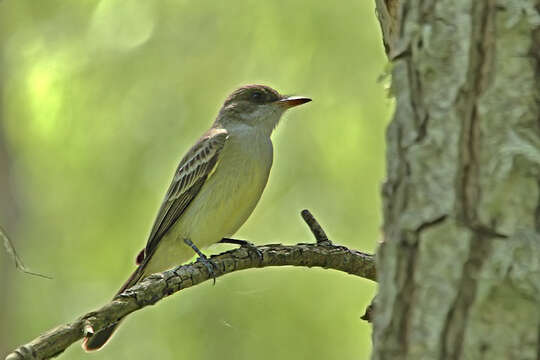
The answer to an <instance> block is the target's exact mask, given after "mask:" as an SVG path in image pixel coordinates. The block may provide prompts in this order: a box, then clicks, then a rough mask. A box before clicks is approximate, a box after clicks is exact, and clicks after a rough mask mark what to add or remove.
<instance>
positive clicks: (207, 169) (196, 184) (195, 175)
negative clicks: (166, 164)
mask: <svg viewBox="0 0 540 360" xmlns="http://www.w3.org/2000/svg"><path fill="white" fill-rule="evenodd" d="M227 138H228V134H227V131H226V130H225V129H213V128H212V129H210V130H209V131H208V132H206V133H205V134H204V135H203V136H202V137H201V139H200V140H199V141H197V143H196V144H195V145H194V146H193V147H192V148H191V149H190V150H189V151H188V153H187V154H186V155H185V156H184V158H183V159H182V161H180V164H179V165H178V168H177V169H176V172H175V174H174V178H173V180H172V183H171V186H170V187H169V190H168V191H167V194H166V195H165V199H164V200H163V203H162V204H161V208H160V209H159V212H158V215H157V217H156V220H155V222H154V226H153V227H152V231H151V233H150V237H149V238H148V243H147V244H146V249H145V259H144V260H148V259H149V257H150V256H151V255H152V253H153V252H154V250H155V249H156V248H157V245H158V243H159V240H160V239H161V238H162V237H163V235H164V234H165V233H166V232H167V231H168V230H169V229H170V228H171V226H173V224H174V223H175V222H176V221H177V220H178V218H179V217H180V216H182V214H183V213H184V211H185V210H186V208H187V207H188V205H189V204H190V203H191V201H192V200H193V199H194V198H195V197H196V196H197V194H198V193H199V191H200V190H201V188H202V186H203V185H204V183H205V182H206V180H207V179H208V177H209V176H211V175H212V173H213V171H214V170H215V169H216V167H217V164H218V161H219V155H220V153H221V150H222V149H223V147H224V145H225V142H226V141H227Z"/></svg>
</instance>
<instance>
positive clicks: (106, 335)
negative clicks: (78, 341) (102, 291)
mask: <svg viewBox="0 0 540 360" xmlns="http://www.w3.org/2000/svg"><path fill="white" fill-rule="evenodd" d="M144 265H145V264H144V263H143V264H141V265H139V266H138V267H137V269H135V271H134V272H133V274H131V276H130V277H129V279H127V281H126V282H125V283H124V285H122V287H121V288H120V290H118V292H117V293H116V295H118V294H121V293H123V292H124V290H126V289H127V288H130V287H132V286H133V285H135V284H136V283H137V282H138V281H139V280H140V279H141V276H142V274H143V271H142V270H143V268H144ZM116 295H115V296H116ZM118 325H120V321H119V322H117V323H115V324H112V325H111V326H109V327H108V328H105V329H103V330H101V331H98V332H97V333H95V334H94V335H92V336H91V337H87V338H85V339H84V341H83V343H82V347H83V349H84V350H85V351H94V350H99V349H101V348H102V347H103V345H105V344H106V343H107V341H109V339H110V338H111V336H112V334H113V333H114V331H115V330H116V328H117V327H118Z"/></svg>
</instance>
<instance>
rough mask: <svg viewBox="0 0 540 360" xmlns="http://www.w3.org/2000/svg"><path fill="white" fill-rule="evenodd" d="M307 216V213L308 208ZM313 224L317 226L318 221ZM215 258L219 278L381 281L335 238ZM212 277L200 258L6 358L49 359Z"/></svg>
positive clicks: (368, 261) (364, 259) (365, 258)
mask: <svg viewBox="0 0 540 360" xmlns="http://www.w3.org/2000/svg"><path fill="white" fill-rule="evenodd" d="M308 213H309V212H308ZM302 214H303V216H304V212H302ZM311 218H313V217H312V216H311ZM313 220H315V219H313ZM306 222H307V220H306ZM311 224H316V221H315V222H312V223H311ZM317 225H318V224H317ZM310 227H311V225H310ZM319 228H320V225H319ZM320 230H321V231H322V229H320ZM314 234H315V232H314ZM322 234H324V232H322ZM316 236H317V235H316ZM260 255H262V258H261V257H260ZM211 260H212V262H213V263H214V264H216V268H215V269H214V274H213V275H214V276H215V277H216V278H217V277H220V276H223V275H225V274H229V273H232V272H235V271H239V270H244V269H250V268H256V267H261V268H262V267H268V266H287V265H292V266H307V267H314V266H315V267H323V268H327V269H335V270H339V271H343V272H346V273H348V274H351V275H356V276H359V277H363V278H366V279H370V280H373V281H375V260H374V257H373V255H370V254H365V253H362V252H359V251H356V250H350V249H348V248H346V247H344V246H336V245H332V244H330V243H329V242H328V243H321V242H319V243H317V244H297V245H292V246H286V245H281V244H271V245H263V246H257V247H253V248H251V247H241V248H239V249H235V250H230V251H227V252H224V253H222V254H219V255H215V256H212V257H211ZM211 278H212V274H210V273H209V272H208V269H207V268H206V267H205V266H204V264H202V263H200V262H195V263H191V264H188V265H184V266H180V267H178V268H176V269H172V270H168V271H165V272H162V273H158V274H154V275H151V276H150V277H148V278H146V279H145V280H143V281H142V282H141V283H139V284H137V285H135V286H134V287H132V288H130V289H127V290H126V291H124V292H123V293H122V294H119V295H118V296H116V297H115V298H114V299H113V300H112V301H111V302H110V303H108V304H106V305H104V306H103V307H101V308H100V309H97V310H96V311H92V312H90V313H87V314H86V315H83V316H81V317H79V318H78V319H76V320H75V321H73V322H71V323H68V324H65V325H61V326H58V327H56V328H54V329H52V330H49V331H48V332H46V333H44V334H42V335H41V336H39V337H38V338H36V339H34V340H32V341H31V342H29V343H28V344H25V345H22V346H21V347H19V348H18V349H16V350H15V351H13V352H12V353H11V354H9V355H8V356H7V357H6V360H23V359H33V360H34V359H49V358H51V357H54V356H57V355H59V354H60V353H62V352H63V351H64V350H65V349H66V348H67V347H68V346H70V345H71V344H73V343H74V342H75V341H77V340H80V339H81V338H83V337H84V336H91V335H92V334H94V333H97V332H98V331H100V330H102V329H104V328H106V327H108V326H110V325H111V324H114V323H116V322H118V321H119V320H120V319H122V318H124V317H125V316H127V315H129V314H130V313H132V312H134V311H137V310H139V309H142V308H144V307H146V306H148V305H153V304H155V303H156V302H158V301H159V300H161V299H163V298H165V297H167V296H169V295H171V294H174V293H175V292H178V291H180V290H183V289H186V288H188V287H191V286H194V285H197V284H200V283H202V282H204V281H206V280H208V279H211Z"/></svg>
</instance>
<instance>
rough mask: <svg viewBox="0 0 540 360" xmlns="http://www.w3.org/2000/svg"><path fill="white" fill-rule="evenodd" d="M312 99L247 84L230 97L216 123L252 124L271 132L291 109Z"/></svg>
mask: <svg viewBox="0 0 540 360" xmlns="http://www.w3.org/2000/svg"><path fill="white" fill-rule="evenodd" d="M309 101H311V99H309V98H306V97H301V96H286V95H281V94H280V93H278V92H277V91H276V90H274V89H272V88H270V87H268V86H264V85H247V86H243V87H241V88H239V89H237V90H235V91H234V92H233V93H232V94H231V95H229V97H227V99H226V100H225V103H224V104H223V106H222V107H221V110H220V111H219V115H218V117H217V119H216V122H217V123H219V124H220V125H221V126H223V127H225V128H227V129H230V128H233V127H235V126H250V127H255V128H256V129H260V130H261V131H264V132H268V133H271V132H272V130H273V129H274V128H275V127H276V125H277V124H278V122H279V119H280V118H281V115H283V113H284V112H285V111H286V110H287V109H290V108H292V107H294V106H298V105H301V104H304V103H307V102H309Z"/></svg>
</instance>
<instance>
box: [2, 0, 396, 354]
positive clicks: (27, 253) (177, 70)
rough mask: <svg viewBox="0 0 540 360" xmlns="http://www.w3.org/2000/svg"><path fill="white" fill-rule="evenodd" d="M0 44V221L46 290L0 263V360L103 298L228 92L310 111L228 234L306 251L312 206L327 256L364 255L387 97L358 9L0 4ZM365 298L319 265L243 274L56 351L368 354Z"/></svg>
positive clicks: (122, 274)
mask: <svg viewBox="0 0 540 360" xmlns="http://www.w3.org/2000/svg"><path fill="white" fill-rule="evenodd" d="M0 36H1V40H2V48H1V50H0V51H1V54H0V55H1V57H0V59H1V60H0V75H1V80H2V87H1V90H0V91H1V103H0V106H1V109H0V114H1V118H0V119H1V123H0V129H1V130H0V137H1V139H0V145H1V146H0V152H1V151H4V152H5V154H7V155H6V156H5V157H4V160H5V161H4V162H3V163H1V164H0V171H1V172H3V174H2V175H3V176H4V177H6V176H7V178H8V180H9V181H8V182H6V183H5V184H4V186H3V188H0V201H1V203H0V215H2V217H3V218H0V223H2V224H3V225H4V226H5V227H6V229H7V231H8V233H9V234H10V235H11V236H12V238H13V239H14V242H15V244H16V246H17V250H18V251H19V253H20V254H21V256H22V257H23V259H24V261H25V263H26V264H27V265H29V267H30V268H31V269H32V270H34V271H39V272H42V273H45V274H49V275H52V276H53V277H54V279H53V280H44V279H41V278H37V277H32V276H28V275H25V274H22V273H19V272H16V271H15V270H14V266H13V264H12V262H11V260H10V259H9V258H8V257H7V255H5V254H4V253H1V254H0V270H1V274H0V282H1V283H0V289H1V290H0V291H2V293H3V295H2V297H1V298H2V300H1V303H0V305H1V308H0V355H5V354H6V353H7V352H8V351H9V350H11V349H13V348H14V347H16V346H18V345H20V344H22V343H24V342H26V341H28V340H31V339H32V338H34V337H35V336H37V335H38V334H39V333H41V332H43V331H45V330H47V329H49V328H51V327H53V326H56V325H58V324H60V323H63V322H66V321H69V320H71V319H73V318H74V317H75V316H78V315H81V314H83V313H85V312H87V311H89V310H92V309H94V308H96V307H98V306H101V305H102V304H103V303H104V302H106V301H108V300H109V299H110V298H111V296H112V295H113V294H114V293H115V291H116V290H117V288H118V287H119V286H120V285H121V284H122V283H123V281H124V280H125V279H126V278H127V276H128V275H129V273H130V272H131V271H132V270H133V268H134V259H135V255H136V254H137V252H138V251H139V250H140V249H141V248H142V247H143V246H144V244H145V242H146V236H147V234H148V232H149V229H150V226H151V224H152V222H153V220H154V216H155V215H156V212H157V209H158V206H159V204H160V202H161V200H162V196H163V195H164V193H165V190H166V188H167V186H168V184H169V181H170V178H171V175H172V172H173V171H174V169H175V167H176V164H177V162H178V161H179V159H180V158H181V157H182V155H183V153H184V152H185V151H186V149H187V148H188V147H189V146H190V145H191V144H192V143H193V142H194V141H195V140H196V139H197V137H198V136H199V135H200V134H201V133H202V132H203V131H204V130H205V129H206V128H207V127H208V126H209V125H210V123H211V122H212V120H213V118H214V117H215V115H216V113H217V110H218V109H219V107H220V105H221V103H222V102H223V100H224V99H225V96H226V95H227V94H228V93H229V92H230V91H232V90H233V89H234V88H236V87H237V86H240V85H243V84H247V83H264V84H267V85H271V86H273V87H275V88H277V89H278V90H279V91H282V92H284V93H295V94H301V95H306V96H310V97H312V98H313V99H314V101H313V102H312V103H310V104H309V105H306V106H303V107H301V108H298V109H294V110H291V111H290V112H289V113H288V114H287V115H286V116H285V119H284V120H283V121H282V123H281V124H280V126H279V127H278V129H277V133H276V134H274V140H275V159H274V160H275V161H274V168H273V169H272V173H271V177H270V182H269V185H268V187H267V190H266V192H265V194H264V196H263V198H262V200H261V202H260V203H259V206H258V207H257V209H256V210H255V212H254V213H253V215H252V216H251V218H250V219H249V220H248V222H247V223H246V225H245V226H244V227H243V228H242V229H241V231H240V232H239V233H238V234H237V237H238V238H243V239H249V240H251V241H253V242H255V243H259V244H263V243H271V242H283V243H296V242H311V241H313V238H312V236H311V234H310V232H309V230H308V229H307V227H306V226H305V224H304V223H303V222H302V221H301V218H300V216H299V212H300V210H301V209H303V208H309V209H310V210H312V212H313V213H314V214H315V216H316V217H317V218H318V219H319V221H320V222H321V223H322V225H323V227H324V228H325V229H326V231H327V232H328V234H329V236H330V237H331V238H332V239H333V240H334V241H335V242H336V243H339V244H343V245H346V246H350V247H353V248H356V249H360V250H363V251H373V250H374V249H375V247H376V242H377V240H378V238H379V227H380V221H381V210H380V208H381V204H380V199H379V193H380V185H381V182H382V179H383V176H384V128H385V124H386V122H387V119H388V118H389V114H390V110H391V107H392V103H391V102H390V101H389V100H388V99H387V98H386V95H385V89H384V87H383V85H382V84H380V83H377V78H378V77H379V76H380V75H381V74H382V73H383V72H384V67H385V62H386V60H385V56H384V53H383V47H382V41H381V38H380V31H379V27H378V24H377V22H376V17H375V11H374V4H373V1H358V0H353V1H341V2H339V3H330V2H327V1H309V2H308V1H300V0H288V1H285V0H278V1H266V2H263V1H254V0H241V1H227V2H226V1H202V2H195V1H185V0H184V1H183V0H167V1H136V0H122V1H121V0H102V1H96V0H78V1H65V0H39V1H38V0H3V1H0ZM2 149H3V150H2ZM0 159H2V157H1V156H0ZM0 162H1V161H0ZM14 209H17V210H16V211H15V210H14ZM14 213H15V215H13V214H14ZM6 214H7V215H6ZM226 248H228V247H227V246H219V247H218V246H215V247H212V248H210V249H207V250H206V252H207V253H215V252H219V251H222V250H224V249H226ZM373 293H374V285H373V284H372V283H370V282H368V281H366V280H363V279H359V278H355V277H352V276H347V275H345V274H342V273H338V272H335V271H329V270H322V269H301V268H280V269H263V270H250V271H245V272H240V273H236V274H233V275H230V276H227V277H225V278H220V279H218V281H217V284H216V286H212V284H211V282H208V283H206V284H203V285H202V286H198V287H196V288H193V289H190V290H188V291H185V292H182V293H180V294H177V295H175V296H172V297H171V298H169V299H167V300H166V301H163V302H160V303H159V304H158V305H157V306H155V307H153V308H148V309H145V310H144V311H140V312H138V313H136V314H134V315H133V316H131V317H130V318H129V319H128V320H127V321H125V323H124V324H123V326H122V327H121V328H120V330H119V332H118V333H117V335H116V336H115V337H114V338H113V340H112V341H111V342H110V343H109V344H108V346H107V347H106V348H104V349H103V350H102V351H100V352H98V353H96V354H93V355H86V354H84V353H83V351H82V350H81V348H80V347H79V346H72V347H71V348H70V349H69V350H68V351H67V352H66V353H65V354H63V355H62V357H61V358H63V359H90V358H91V359H125V358H129V359H147V358H150V357H152V358H157V359H180V358H181V359H192V360H195V359H210V358H219V359H296V358H298V359H303V358H310V359H365V358H367V357H368V354H369V352H370V343H371V340H370V326H369V325H367V324H366V323H365V322H363V321H361V320H360V316H361V315H362V313H363V311H364V309H365V307H366V306H367V305H368V303H369V301H370V300H371V297H372V295H373Z"/></svg>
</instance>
